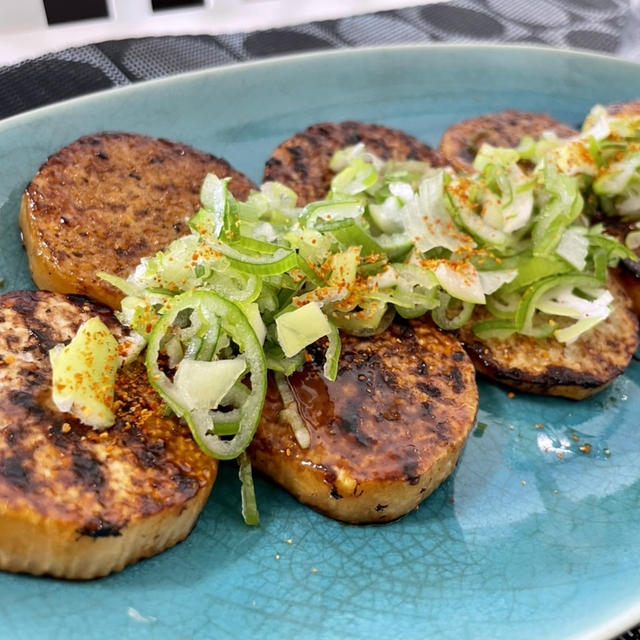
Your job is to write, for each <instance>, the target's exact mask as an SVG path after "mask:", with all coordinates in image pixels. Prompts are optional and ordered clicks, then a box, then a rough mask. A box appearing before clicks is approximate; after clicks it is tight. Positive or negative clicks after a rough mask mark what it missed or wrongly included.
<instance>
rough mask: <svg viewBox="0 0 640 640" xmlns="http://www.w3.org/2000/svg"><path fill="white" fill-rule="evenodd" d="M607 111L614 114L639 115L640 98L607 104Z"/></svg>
mask: <svg viewBox="0 0 640 640" xmlns="http://www.w3.org/2000/svg"><path fill="white" fill-rule="evenodd" d="M607 111H608V112H609V113H610V114H611V115H613V116H623V115H625V116H626V115H629V116H637V115H640V100H630V101H629V102H615V103H614V104H610V105H607Z"/></svg>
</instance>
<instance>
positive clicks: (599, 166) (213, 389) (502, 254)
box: [103, 107, 640, 522]
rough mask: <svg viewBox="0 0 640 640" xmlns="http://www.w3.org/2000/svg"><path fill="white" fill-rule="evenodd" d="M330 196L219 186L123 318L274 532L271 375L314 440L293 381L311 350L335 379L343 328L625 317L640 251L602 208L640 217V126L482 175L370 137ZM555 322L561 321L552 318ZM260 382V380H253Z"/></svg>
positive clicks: (564, 326) (139, 283)
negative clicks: (619, 269)
mask: <svg viewBox="0 0 640 640" xmlns="http://www.w3.org/2000/svg"><path fill="white" fill-rule="evenodd" d="M330 167H331V169H332V170H333V171H334V172H335V176H334V178H333V180H332V182H331V188H330V190H329V192H328V194H327V195H326V198H325V199H324V200H322V201H319V202H313V203H310V204H308V205H306V206H305V207H304V208H299V207H297V206H296V200H297V198H296V194H295V193H294V192H293V191H292V190H291V189H288V188H287V187H285V186H284V185H281V184H278V183H266V184H263V185H262V187H261V188H260V190H259V191H255V192H253V193H252V194H251V195H250V196H249V197H248V199H247V201H246V202H237V201H236V200H235V198H234V197H233V195H232V194H231V192H230V191H229V189H228V182H229V180H230V179H229V178H225V179H220V178H217V177H216V176H214V175H208V176H207V177H206V179H205V181H204V184H203V186H202V192H201V203H202V206H201V208H200V210H199V211H198V212H197V213H196V214H195V215H194V216H193V217H192V218H191V220H190V221H189V228H190V230H191V233H190V234H189V235H187V236H185V237H182V238H180V239H178V240H176V241H174V242H173V243H172V244H171V245H170V246H169V247H167V249H165V250H164V251H161V252H159V253H157V254H156V255H155V256H150V257H149V258H146V259H144V260H142V261H141V263H140V264H139V266H138V267H137V269H136V270H135V272H134V273H133V274H132V275H131V276H130V278H129V279H128V280H126V281H125V280H122V279H119V278H116V277H113V276H108V275H104V276H103V277H104V278H105V279H106V280H108V281H109V282H110V283H112V284H113V285H115V286H116V287H119V288H120V289H121V290H122V291H123V292H124V293H125V296H126V297H125V298H124V300H123V302H122V309H121V311H120V312H119V318H120V320H121V322H122V323H123V324H125V325H127V326H129V327H130V328H131V329H132V330H133V331H134V332H135V334H136V335H137V336H139V340H138V343H137V345H138V349H142V348H143V346H144V344H145V342H147V343H148V346H147V365H148V369H149V375H150V378H151V381H152V383H153V384H154V385H155V386H156V388H157V389H158V390H159V392H160V393H161V394H162V395H163V397H164V398H165V400H166V401H167V403H168V404H169V406H170V407H171V408H172V409H173V411H174V412H175V413H177V414H178V415H180V416H182V417H183V418H184V419H185V420H186V421H187V423H188V424H189V426H190V427H191V429H192V431H193V433H194V436H195V438H196V440H197V441H198V443H199V444H200V445H201V447H202V448H203V449H204V450H205V451H206V452H207V453H209V454H211V455H213V456H216V457H219V458H235V457H238V456H241V457H240V476H241V478H242V495H243V504H244V511H245V514H248V515H247V519H248V520H250V521H251V522H257V521H258V515H257V510H256V509H255V496H254V495H253V484H252V481H251V469H250V463H249V461H248V457H246V455H245V454H244V453H243V452H244V451H245V449H246V447H247V446H248V444H249V443H250V441H251V437H252V435H253V432H254V431H255V428H256V425H257V423H258V420H259V417H260V412H261V408H262V402H263V400H264V396H265V393H266V370H267V369H270V370H272V371H274V372H276V380H277V385H278V388H279V389H280V391H281V394H282V397H283V401H284V404H285V410H284V411H283V414H282V416H281V418H282V419H284V420H285V421H286V422H288V423H289V424H290V425H291V426H292V429H293V430H294V432H295V433H296V437H298V439H299V441H300V442H301V446H305V445H307V444H308V433H307V432H306V428H305V425H304V421H303V420H302V418H301V416H300V415H299V414H298V413H297V409H296V408H295V404H296V403H295V402H294V401H293V400H292V396H291V391H290V389H289V386H288V383H287V381H286V376H288V375H291V374H292V373H293V372H294V371H296V370H297V369H299V368H301V366H302V365H303V364H304V362H305V349H306V347H308V346H309V345H310V344H311V343H313V342H315V341H317V340H318V339H323V340H324V341H325V344H326V345H327V348H326V356H325V366H324V369H323V373H324V375H325V376H326V377H327V379H329V380H334V379H335V378H336V376H337V373H338V359H339V354H340V337H339V330H340V331H346V332H349V333H353V334H355V335H373V334H375V333H377V332H380V331H383V330H384V329H385V328H386V327H387V326H388V325H389V323H390V322H391V321H392V320H393V317H394V315H395V314H396V313H398V314H399V315H400V316H402V317H404V318H416V317H419V316H422V315H424V314H430V315H431V317H432V318H433V320H434V321H435V322H436V323H437V324H438V326H440V327H441V328H443V329H446V330H454V329H457V328H460V327H461V326H463V325H465V324H467V323H469V322H471V323H473V322H474V321H473V311H474V307H475V306H476V305H485V306H486V308H487V310H488V311H489V312H490V314H491V316H492V318H489V319H484V320H483V321H481V322H476V323H474V324H472V328H473V331H474V332H475V333H476V334H477V335H478V336H481V337H485V338H490V337H505V336H508V335H510V334H512V333H514V332H519V333H523V334H526V335H533V336H537V337H554V338H555V339H557V340H559V341H561V342H571V341H573V340H576V339H577V338H578V337H579V336H580V335H581V334H582V333H584V332H585V331H588V330H589V329H591V328H592V327H593V326H595V325H596V324H597V323H598V322H601V321H602V320H604V319H605V318H606V317H607V316H608V315H609V313H610V311H611V306H610V305H611V302H612V297H611V294H610V293H609V292H608V291H607V269H608V267H610V266H613V265H615V264H616V262H617V260H619V259H620V258H627V257H634V254H633V253H632V251H631V248H636V247H639V246H640V240H639V239H638V238H640V231H634V232H632V233H631V234H630V235H629V236H628V238H627V246H625V245H624V244H621V243H620V242H618V241H617V240H616V239H614V238H612V237H609V236H607V235H606V234H604V233H603V225H602V224H598V223H594V218H593V213H594V211H596V210H597V211H600V212H603V214H604V215H605V216H617V217H621V218H623V219H630V220H635V219H640V117H635V116H626V117H625V116H610V115H608V114H607V113H606V111H605V110H604V109H603V108H601V107H596V108H594V110H593V111H592V112H591V114H590V115H589V117H588V118H587V120H586V122H585V127H584V130H583V132H582V133H581V134H580V135H578V136H577V137H575V138H573V139H569V140H560V139H557V138H555V137H553V136H543V137H542V138H541V139H540V140H537V141H534V140H532V139H524V140H523V141H522V143H521V144H520V146H519V147H518V148H517V149H499V148H495V147H491V146H489V145H483V146H482V147H481V149H480V150H479V153H478V155H477V157H476V159H475V162H474V171H475V173H473V174H472V175H461V174H456V173H455V172H454V171H453V170H451V169H449V168H444V169H442V168H440V169H435V168H432V167H430V166H429V165H427V164H425V163H421V162H414V161H410V162H397V161H388V162H384V161H382V160H381V159H379V158H377V157H376V156H374V155H373V154H371V153H369V152H368V151H367V150H366V149H365V148H364V146H363V145H362V144H360V145H356V146H354V147H349V148H347V149H343V150H340V151H338V152H337V153H336V154H335V155H334V157H333V158H332V160H331V163H330ZM554 317H558V318H562V322H559V323H556V322H553V321H551V322H550V321H549V320H550V319H553V318H554ZM248 380H249V381H250V382H249V384H247V381H248Z"/></svg>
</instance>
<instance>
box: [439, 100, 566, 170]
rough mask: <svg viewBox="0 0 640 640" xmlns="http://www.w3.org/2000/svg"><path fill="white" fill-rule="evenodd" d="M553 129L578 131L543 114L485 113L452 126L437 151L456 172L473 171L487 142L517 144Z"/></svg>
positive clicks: (559, 132)
mask: <svg viewBox="0 0 640 640" xmlns="http://www.w3.org/2000/svg"><path fill="white" fill-rule="evenodd" d="M545 131H553V132H554V133H555V134H556V135H558V137H560V138H570V137H571V136H575V135H577V134H578V132H577V131H576V130H575V129H573V128H572V127H569V126H567V125H566V124H563V123H562V122H559V121H558V120H556V119H555V118H552V117H551V116H549V115H547V114H545V113H532V112H529V111H515V110H512V109H509V110H507V111H501V112H500V113H488V114H485V115H481V116H476V117H475V118H470V119H468V120H463V121H461V122H457V123H456V124H453V125H451V126H450V127H449V128H448V129H447V130H446V131H445V132H444V134H443V136H442V140H441V141H440V147H439V149H440V151H441V152H442V153H443V154H444V155H445V156H446V158H447V159H448V160H449V162H451V164H452V165H453V166H454V167H455V168H456V169H458V170H459V171H465V172H468V173H472V172H473V159H474V158H475V157H476V153H477V152H478V150H479V149H480V147H481V146H482V145H483V144H484V143H485V142H486V143H488V144H491V145H493V146H494V147H517V146H518V144H519V143H520V140H522V138H523V137H524V136H531V137H533V138H538V137H540V136H541V135H542V134H543V133H544V132H545Z"/></svg>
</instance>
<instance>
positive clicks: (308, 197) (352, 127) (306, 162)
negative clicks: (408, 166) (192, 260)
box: [263, 122, 447, 206]
mask: <svg viewBox="0 0 640 640" xmlns="http://www.w3.org/2000/svg"><path fill="white" fill-rule="evenodd" d="M359 142H363V143H364V145H365V146H366V148H367V149H368V150H369V151H371V152H372V153H374V154H375V155H377V156H378V157H380V158H382V159H383V160H420V161H422V162H428V163H430V164H431V165H433V166H434V167H442V166H445V165H446V164H447V161H446V160H445V159H444V158H443V157H442V156H441V155H440V154H439V153H438V152H437V151H435V150H434V149H432V148H431V147H429V146H428V145H426V144H424V143H422V142H420V141H419V140H417V139H416V138H414V137H412V136H410V135H408V134H406V133H404V132H403V131H399V130H398V129H391V128H389V127H384V126H382V125H377V124H366V123H363V122H338V123H334V122H324V123H320V124H314V125H312V126H310V127H308V128H307V129H305V130H304V131H301V132H300V133H296V134H295V135H293V136H292V137H291V138H289V139H288V140H285V141H284V142H283V143H281V144H280V145H279V146H278V147H276V149H275V150H274V151H273V153H272V154H271V157H270V158H269V159H268V160H267V163H266V166H265V169H264V176H263V179H264V181H265V182H268V181H275V182H281V183H282V184H285V185H287V186H288V187H290V188H291V189H293V190H294V191H295V192H296V193H297V194H298V205H299V206H303V205H305V204H307V203H309V202H312V201H314V200H321V199H322V198H324V197H325V195H326V194H327V191H328V190H329V186H330V184H331V179H332V178H333V176H334V173H333V172H332V171H331V169H330V168H329V161H330V160H331V156H332V155H333V154H334V153H335V152H336V151H338V150H339V149H343V148H344V147H349V146H352V145H355V144H358V143H359Z"/></svg>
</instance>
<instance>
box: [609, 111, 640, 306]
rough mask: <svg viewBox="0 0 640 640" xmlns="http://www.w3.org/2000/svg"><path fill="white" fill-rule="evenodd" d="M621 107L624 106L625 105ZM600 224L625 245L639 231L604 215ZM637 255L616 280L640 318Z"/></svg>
mask: <svg viewBox="0 0 640 640" xmlns="http://www.w3.org/2000/svg"><path fill="white" fill-rule="evenodd" d="M625 104H626V103H625ZM630 104H632V105H637V108H638V113H640V101H638V102H637V103H635V102H634V103H630ZM620 106H624V104H623V105H620ZM600 222H602V223H603V224H604V225H605V230H606V232H607V233H608V234H609V235H610V236H613V237H614V238H617V239H618V240H619V241H620V242H622V243H623V244H624V241H625V238H626V237H627V234H628V233H630V232H631V231H636V230H637V229H636V226H635V222H632V221H625V220H621V219H619V218H611V217H607V216H604V215H603V216H602V218H601V219H600ZM636 254H637V255H638V259H637V260H630V259H629V258H625V259H624V260H621V261H620V265H619V266H618V268H617V269H616V278H617V279H618V281H619V282H620V284H621V285H622V288H623V289H624V290H625V291H626V293H627V295H628V296H629V298H630V300H631V305H632V308H633V311H634V313H635V314H636V315H637V316H638V317H640V249H636Z"/></svg>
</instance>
